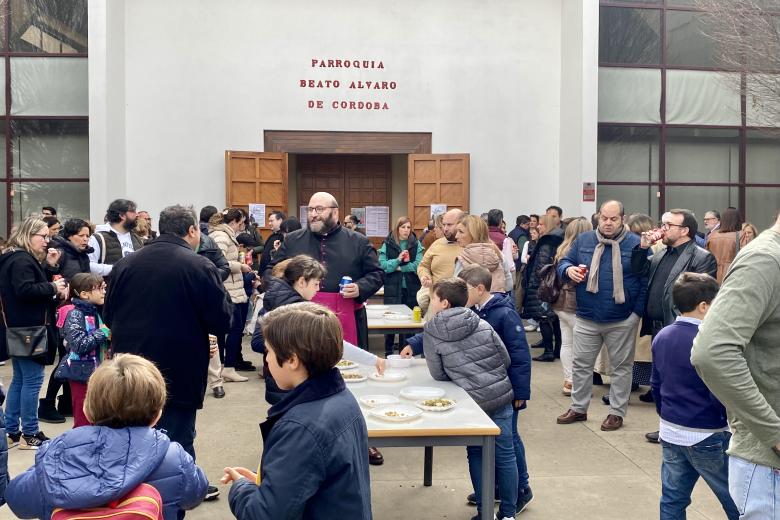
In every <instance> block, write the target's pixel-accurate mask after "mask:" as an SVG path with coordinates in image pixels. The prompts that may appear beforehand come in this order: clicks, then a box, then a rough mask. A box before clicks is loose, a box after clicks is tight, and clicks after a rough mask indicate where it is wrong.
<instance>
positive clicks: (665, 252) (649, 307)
mask: <svg viewBox="0 0 780 520" xmlns="http://www.w3.org/2000/svg"><path fill="white" fill-rule="evenodd" d="M661 222H663V225H662V226H661V229H662V230H663V231H664V233H665V235H664V238H663V243H664V245H665V246H666V248H665V249H662V250H661V251H659V252H658V253H656V254H654V255H652V256H651V257H649V258H648V256H647V250H648V249H649V248H650V246H651V245H653V241H652V240H651V237H650V235H651V232H647V233H642V238H641V243H640V244H639V246H638V247H636V248H635V249H634V251H633V253H632V255H631V270H632V271H633V272H634V274H636V275H637V276H646V277H648V278H649V280H648V282H647V303H646V305H645V309H644V313H643V314H642V328H641V329H640V333H639V334H640V336H652V337H653V338H655V336H656V334H658V333H659V332H660V331H661V329H663V328H664V327H666V326H667V325H671V324H672V323H674V322H675V320H676V319H677V316H678V314H679V313H678V312H677V310H676V309H675V307H674V303H673V301H672V289H673V288H674V282H675V281H676V280H677V277H678V276H680V273H685V272H692V273H702V274H708V275H710V276H712V277H713V278H714V277H715V275H716V274H717V271H718V263H717V261H716V260H715V257H714V256H713V255H712V253H710V252H709V251H707V250H706V249H703V248H701V247H699V246H697V245H696V242H695V241H694V239H693V237H695V236H696V231H697V230H698V227H699V226H698V223H697V222H696V217H695V216H694V215H693V213H692V212H690V211H689V210H687V209H673V210H671V211H667V212H666V213H664V214H663V216H662V217H661ZM652 395H653V394H652V392H648V393H647V394H644V395H642V396H640V397H639V398H640V399H641V400H642V401H645V402H652ZM645 437H646V438H647V440H648V441H650V442H654V443H657V442H658V432H657V431H655V432H651V433H648V434H647V435H645Z"/></svg>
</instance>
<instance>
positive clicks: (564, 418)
mask: <svg viewBox="0 0 780 520" xmlns="http://www.w3.org/2000/svg"><path fill="white" fill-rule="evenodd" d="M587 420H588V414H587V413H580V412H575V411H574V410H572V409H571V408H569V409H568V410H567V411H566V413H565V414H563V415H561V416H559V417H558V420H557V423H558V424H571V423H575V422H577V421H587Z"/></svg>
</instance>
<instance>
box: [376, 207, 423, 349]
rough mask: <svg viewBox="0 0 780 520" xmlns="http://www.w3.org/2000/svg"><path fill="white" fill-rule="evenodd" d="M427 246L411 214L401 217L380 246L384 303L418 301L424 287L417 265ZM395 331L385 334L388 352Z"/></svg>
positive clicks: (402, 338) (401, 341) (403, 341)
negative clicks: (420, 236)
mask: <svg viewBox="0 0 780 520" xmlns="http://www.w3.org/2000/svg"><path fill="white" fill-rule="evenodd" d="M424 250H425V248H424V247H423V245H422V244H421V243H420V242H418V241H417V237H416V236H415V234H414V232H413V231H412V221H411V220H410V219H409V217H401V218H399V219H398V222H397V223H396V225H395V229H393V230H392V231H391V232H390V233H389V234H388V235H387V238H385V241H384V243H382V247H380V248H379V265H380V266H381V267H382V270H384V272H385V297H384V302H385V304H399V303H400V304H403V305H406V306H407V307H409V308H414V306H415V305H417V291H419V290H420V288H421V287H422V286H421V284H420V278H418V277H417V266H419V265H420V261H421V260H422V257H423V251H424ZM394 343H395V334H385V356H388V355H390V354H392V353H393V345H394ZM398 345H399V347H400V348H403V346H404V345H406V336H404V335H403V334H399V335H398Z"/></svg>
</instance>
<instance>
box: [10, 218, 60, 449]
mask: <svg viewBox="0 0 780 520" xmlns="http://www.w3.org/2000/svg"><path fill="white" fill-rule="evenodd" d="M48 245H49V227H48V226H47V225H46V223H45V222H44V221H43V220H40V219H38V218H33V217H31V218H28V219H27V220H25V221H24V222H22V223H21V224H19V226H18V227H17V229H16V230H15V231H14V232H13V233H12V234H11V236H10V238H9V239H8V243H7V244H6V249H5V250H4V251H3V254H1V255H0V299H1V300H2V309H3V322H2V324H0V326H1V327H2V330H0V342H2V343H1V345H0V347H1V348H0V352H1V353H2V354H3V355H2V359H8V345H7V344H6V341H5V337H6V335H5V333H6V331H5V327H35V326H40V325H47V333H48V337H47V344H48V348H49V350H52V349H56V345H57V332H56V328H55V325H54V324H55V322H56V317H55V316H54V309H55V305H56V302H57V299H58V297H61V298H65V297H66V296H67V285H66V283H65V281H64V280H57V281H56V282H52V281H50V280H49V279H47V278H48V276H47V274H46V273H45V272H44V270H43V268H42V267H41V262H43V261H44V259H45V261H46V263H47V264H48V265H49V266H51V267H55V266H57V262H58V260H59V258H60V255H61V253H60V252H59V251H58V250H57V249H51V250H49V249H48ZM46 357H47V356H45V355H44V356H38V357H34V358H32V357H12V358H11V362H12V365H13V378H12V379H11V385H10V386H9V388H8V396H7V398H6V411H5V419H6V432H7V434H8V439H9V447H11V446H15V445H17V444H19V443H21V444H20V447H19V449H28V450H34V449H38V448H39V447H40V446H41V445H42V444H43V441H45V440H47V437H46V436H45V435H44V434H43V432H42V431H40V429H39V428H38V393H39V392H40V389H41V385H42V384H43V367H44V363H45V362H46ZM20 421H21V424H20Z"/></svg>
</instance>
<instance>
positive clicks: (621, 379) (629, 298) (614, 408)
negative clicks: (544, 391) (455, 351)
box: [557, 200, 647, 431]
mask: <svg viewBox="0 0 780 520" xmlns="http://www.w3.org/2000/svg"><path fill="white" fill-rule="evenodd" d="M623 215H624V211H623V204H622V203H620V202H619V201H616V200H610V201H607V202H604V203H603V204H602V205H601V207H600V208H599V226H598V229H597V230H595V231H588V232H585V233H582V234H581V235H579V236H578V237H577V239H576V240H575V241H574V243H573V244H572V246H571V248H570V249H569V252H568V253H567V254H566V256H564V257H563V258H562V259H560V260H559V262H558V268H557V271H558V276H559V277H560V280H561V282H562V283H567V282H570V283H573V284H575V285H576V286H577V318H576V322H575V325H574V367H573V374H572V375H573V378H572V379H573V388H572V394H571V399H572V403H571V407H570V408H569V410H568V411H567V412H566V413H564V414H563V415H561V416H560V417H558V421H557V422H558V424H572V423H575V422H578V421H587V420H588V406H589V405H590V399H591V390H592V387H593V368H594V366H595V365H596V357H597V356H598V354H599V351H601V347H602V345H606V347H607V351H608V352H609V360H610V362H611V363H612V377H611V381H612V386H611V388H610V408H609V414H608V415H607V418H606V419H605V420H604V422H602V423H601V430H602V431H615V430H617V429H619V428H621V427H622V426H623V418H624V417H625V415H626V410H627V409H628V397H629V395H630V393H631V368H632V366H633V364H634V349H635V347H636V332H637V326H638V325H639V317H640V316H641V315H642V313H643V311H644V308H645V297H646V294H647V278H646V277H643V276H637V275H636V274H634V273H633V272H632V270H631V254H632V251H633V250H634V248H635V247H637V246H639V244H640V239H639V237H638V236H636V235H634V234H632V233H630V232H628V231H627V230H626V228H625V226H623ZM580 266H583V268H581V267H580Z"/></svg>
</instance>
